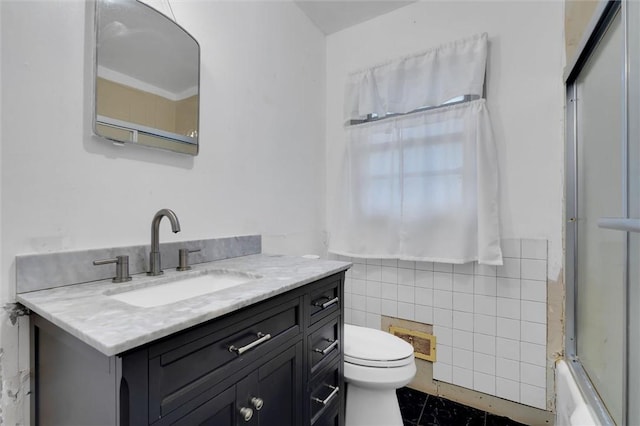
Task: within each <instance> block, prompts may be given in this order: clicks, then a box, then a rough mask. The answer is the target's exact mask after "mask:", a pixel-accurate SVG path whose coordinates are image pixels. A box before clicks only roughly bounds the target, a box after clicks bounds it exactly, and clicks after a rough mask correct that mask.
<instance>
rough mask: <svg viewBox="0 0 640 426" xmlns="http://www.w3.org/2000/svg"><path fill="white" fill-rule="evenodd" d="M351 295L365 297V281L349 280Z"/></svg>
mask: <svg viewBox="0 0 640 426" xmlns="http://www.w3.org/2000/svg"><path fill="white" fill-rule="evenodd" d="M351 293H353V294H359V295H362V296H364V295H366V294H367V282H366V281H365V280H358V279H355V278H352V279H351Z"/></svg>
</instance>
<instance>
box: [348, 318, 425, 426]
mask: <svg viewBox="0 0 640 426" xmlns="http://www.w3.org/2000/svg"><path fill="white" fill-rule="evenodd" d="M415 374H416V364H415V362H414V357H413V347H412V346H411V345H410V344H409V343H407V342H405V341H404V340H402V339H400V338H399V337H396V336H394V335H392V334H389V333H386V332H384V331H381V330H374V329H372V328H365V327H358V326H355V325H350V324H345V325H344V380H345V382H346V384H347V406H346V421H345V423H346V426H402V416H401V415H400V406H399V405H398V398H397V396H396V389H398V388H401V387H402V386H405V385H407V384H408V383H409V382H410V381H411V379H413V376H415Z"/></svg>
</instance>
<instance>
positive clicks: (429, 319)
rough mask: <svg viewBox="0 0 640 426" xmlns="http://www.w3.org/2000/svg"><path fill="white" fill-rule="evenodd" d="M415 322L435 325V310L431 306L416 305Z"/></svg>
mask: <svg viewBox="0 0 640 426" xmlns="http://www.w3.org/2000/svg"><path fill="white" fill-rule="evenodd" d="M414 309H415V320H416V321H417V322H421V323H423V324H433V308H432V307H431V306H423V305H415V308H414Z"/></svg>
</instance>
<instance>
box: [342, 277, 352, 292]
mask: <svg viewBox="0 0 640 426" xmlns="http://www.w3.org/2000/svg"><path fill="white" fill-rule="evenodd" d="M344 292H345V294H347V293H353V281H352V279H351V278H345V279H344Z"/></svg>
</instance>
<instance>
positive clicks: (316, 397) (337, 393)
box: [310, 364, 344, 424]
mask: <svg viewBox="0 0 640 426" xmlns="http://www.w3.org/2000/svg"><path fill="white" fill-rule="evenodd" d="M343 388H344V386H341V380H340V369H339V368H338V365H337V364H336V365H335V367H334V368H331V369H328V370H327V371H326V372H325V374H323V375H322V376H320V378H319V379H318V380H316V381H314V384H313V385H312V389H311V393H310V399H311V401H310V404H311V424H315V423H316V422H317V421H318V420H319V419H321V418H324V416H325V413H327V412H328V411H332V410H333V409H334V407H336V406H339V405H340V400H341V399H342V398H344V396H343V395H344V389H343Z"/></svg>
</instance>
